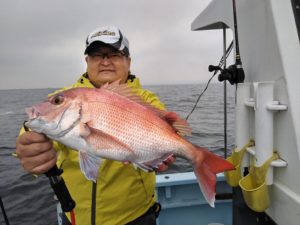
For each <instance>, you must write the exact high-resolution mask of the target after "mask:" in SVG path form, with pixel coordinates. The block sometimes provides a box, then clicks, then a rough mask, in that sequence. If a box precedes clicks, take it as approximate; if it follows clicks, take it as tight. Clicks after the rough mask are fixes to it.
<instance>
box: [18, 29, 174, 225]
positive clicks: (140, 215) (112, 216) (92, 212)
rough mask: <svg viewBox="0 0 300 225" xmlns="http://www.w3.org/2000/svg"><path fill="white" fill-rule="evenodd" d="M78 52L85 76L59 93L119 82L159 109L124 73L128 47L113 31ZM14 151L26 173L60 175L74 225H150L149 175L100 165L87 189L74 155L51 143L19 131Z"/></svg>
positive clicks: (91, 38) (100, 32)
mask: <svg viewBox="0 0 300 225" xmlns="http://www.w3.org/2000/svg"><path fill="white" fill-rule="evenodd" d="M84 53H85V54H86V58H85V59H86V63H87V72H86V73H84V74H83V75H82V76H81V77H80V78H79V80H78V81H77V82H76V83H75V84H73V85H72V86H71V87H67V88H64V89H62V90H65V89H68V88H74V87H90V88H100V87H101V85H103V84H105V83H107V82H109V83H111V82H113V81H117V80H120V82H121V83H127V84H128V86H130V87H131V88H133V90H134V91H135V92H136V93H137V94H138V95H140V96H141V97H142V98H143V99H144V100H145V101H146V102H149V103H150V104H152V105H153V106H155V107H157V108H160V109H164V105H163V104H162V103H161V102H160V101H159V99H158V98H157V97H156V96H155V95H154V94H153V93H151V92H149V91H147V90H144V89H142V88H141V86H140V84H139V80H138V78H136V77H135V76H134V75H131V74H130V63H131V58H130V53H129V43H128V40H127V39H126V37H125V36H124V35H123V34H122V33H121V31H120V30H119V29H118V28H116V27H110V26H108V27H101V28H99V29H97V30H95V31H93V32H92V33H90V34H89V35H88V37H87V40H86V49H85V52H84ZM62 90H59V91H62ZM59 91H58V92H59ZM16 148H17V150H16V153H17V155H18V157H19V158H20V161H21V164H22V165H23V167H24V168H25V170H27V171H28V172H30V173H33V174H43V173H45V172H47V171H48V170H49V169H51V168H52V167H53V166H54V165H55V163H56V164H57V165H58V167H59V168H61V169H63V170H64V173H63V174H62V176H63V178H64V180H65V182H66V184H67V186H68V188H69V191H70V193H71V196H72V198H73V199H74V200H75V202H76V208H75V215H76V222H77V224H79V225H85V224H92V225H93V224H101V225H117V224H118V225H119V224H131V225H133V224H143V225H148V224H149V225H152V224H156V223H155V211H156V204H155V201H156V195H155V174H154V173H146V172H143V171H141V170H140V169H135V168H134V167H133V166H132V165H131V164H129V165H124V164H123V163H121V162H117V161H112V160H104V162H103V163H102V164H101V166H100V169H99V176H98V180H97V184H93V182H91V181H89V180H87V179H86V178H85V177H84V175H83V174H82V173H81V171H80V167H79V162H78V153H77V151H74V150H72V149H70V148H69V147H66V146H64V145H62V144H61V143H58V142H53V141H52V140H49V139H48V138H47V137H46V136H45V135H43V134H38V133H35V132H31V131H30V132H22V131H21V135H20V136H19V137H18V138H17V143H16ZM173 161H174V158H170V159H168V160H167V161H166V162H165V164H163V165H161V167H160V168H159V170H166V169H167V165H168V164H169V163H172V162H173Z"/></svg>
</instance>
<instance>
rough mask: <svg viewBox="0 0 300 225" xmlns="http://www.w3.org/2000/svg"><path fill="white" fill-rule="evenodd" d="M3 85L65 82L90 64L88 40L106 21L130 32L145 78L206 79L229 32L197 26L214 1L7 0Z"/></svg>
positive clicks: (0, 24) (1, 20)
mask: <svg viewBox="0 0 300 225" xmlns="http://www.w3.org/2000/svg"><path fill="white" fill-rule="evenodd" d="M0 2H1V7H0V32H1V35H0V76H1V81H0V89H11V88H45V87H62V86H65V85H70V84H72V83H74V81H75V80H77V78H78V77H79V76H80V75H81V74H82V73H83V72H85V70H86V65H85V61H84V54H83V52H84V49H85V39H86V36H87V35H88V33H90V32H91V31H93V30H94V29H95V28H97V27H99V26H105V25H115V26H117V27H119V28H120V29H121V30H122V32H123V33H124V34H125V35H126V36H127V38H128V39H129V43H130V52H131V57H132V64H131V71H132V73H133V74H136V75H138V76H139V77H140V79H141V82H142V83H143V84H174V83H175V84H187V83H201V82H206V81H207V80H208V79H209V77H210V76H211V74H210V73H209V72H208V71H207V67H208V65H209V64H217V62H218V61H219V59H220V57H221V56H222V33H221V31H191V23H192V22H193V20H194V19H195V18H196V17H197V16H198V15H199V13H200V12H201V11H202V10H203V9H204V8H205V7H206V6H207V5H208V4H209V2H210V0H188V1H182V0H161V1H158V0H157V1H155V0H151V1H150V0H89V1H84V0H65V1H63V0H51V1H50V0H43V1H41V0H26V1H24V0H0Z"/></svg>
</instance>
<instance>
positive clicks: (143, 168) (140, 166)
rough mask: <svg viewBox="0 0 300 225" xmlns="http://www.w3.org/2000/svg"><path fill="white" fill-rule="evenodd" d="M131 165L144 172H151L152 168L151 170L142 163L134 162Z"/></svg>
mask: <svg viewBox="0 0 300 225" xmlns="http://www.w3.org/2000/svg"><path fill="white" fill-rule="evenodd" d="M132 164H133V166H134V167H135V168H140V169H141V170H143V171H145V172H152V171H153V168H151V167H150V166H147V165H145V164H144V163H137V162H135V163H132Z"/></svg>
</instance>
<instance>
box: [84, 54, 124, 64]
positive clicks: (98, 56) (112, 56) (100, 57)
mask: <svg viewBox="0 0 300 225" xmlns="http://www.w3.org/2000/svg"><path fill="white" fill-rule="evenodd" d="M89 56H90V57H92V58H93V60H95V61H103V60H104V59H105V57H107V59H109V60H111V61H112V62H118V61H120V60H121V59H122V58H123V56H126V55H125V54H124V53H123V52H95V53H91V54H89Z"/></svg>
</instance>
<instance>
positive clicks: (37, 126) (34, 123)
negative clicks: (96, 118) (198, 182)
mask: <svg viewBox="0 0 300 225" xmlns="http://www.w3.org/2000/svg"><path fill="white" fill-rule="evenodd" d="M70 107H71V106H69V107H67V108H66V109H64V110H63V112H62V113H61V116H60V118H59V121H58V122H57V123H55V125H54V123H52V125H54V126H48V127H47V128H46V127H45V126H47V122H46V121H44V120H43V119H42V118H41V113H40V112H39V111H38V110H37V109H36V108H35V107H34V106H33V107H29V108H26V109H25V111H26V113H27V114H28V117H29V120H28V121H27V122H26V123H25V126H27V127H29V128H31V129H32V130H34V131H36V132H38V133H45V134H46V135H47V136H48V137H49V138H52V139H56V138H59V137H62V136H64V135H65V134H67V133H68V132H69V131H71V130H72V129H73V128H74V127H75V126H76V125H77V124H78V123H79V122H80V120H81V118H82V106H80V107H79V111H78V114H79V115H78V117H77V118H76V120H75V121H74V122H73V123H72V124H71V126H70V127H68V128H67V129H65V130H62V129H61V123H62V120H63V119H64V118H65V116H66V115H65V114H66V112H67V111H68V109H69V108H70ZM41 124H42V126H41ZM47 130H48V132H47ZM56 130H57V132H55V131H56ZM49 131H51V132H49ZM49 133H51V134H49Z"/></svg>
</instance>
